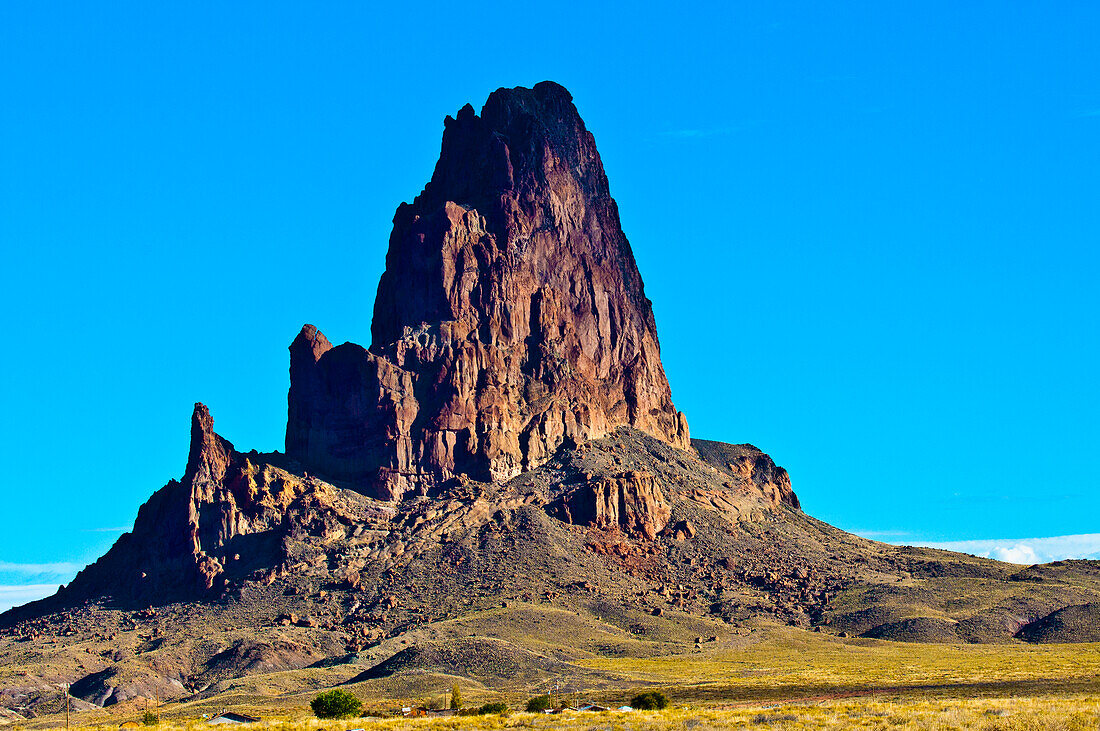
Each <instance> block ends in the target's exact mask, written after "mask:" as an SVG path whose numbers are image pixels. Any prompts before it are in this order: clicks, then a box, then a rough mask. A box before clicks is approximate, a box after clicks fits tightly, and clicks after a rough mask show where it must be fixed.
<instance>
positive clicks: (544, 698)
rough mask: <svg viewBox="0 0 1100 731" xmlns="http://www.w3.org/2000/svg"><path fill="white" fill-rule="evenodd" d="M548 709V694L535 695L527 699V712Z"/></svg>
mask: <svg viewBox="0 0 1100 731" xmlns="http://www.w3.org/2000/svg"><path fill="white" fill-rule="evenodd" d="M548 710H550V696H549V695H537V696H535V697H534V698H532V699H530V700H529V701H527V712H528V713H542V712H543V711H548Z"/></svg>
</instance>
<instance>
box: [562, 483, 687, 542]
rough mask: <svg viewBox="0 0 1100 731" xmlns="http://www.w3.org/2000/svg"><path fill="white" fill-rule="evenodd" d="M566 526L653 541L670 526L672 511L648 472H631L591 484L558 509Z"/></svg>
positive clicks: (569, 497) (574, 494)
mask: <svg viewBox="0 0 1100 731" xmlns="http://www.w3.org/2000/svg"><path fill="white" fill-rule="evenodd" d="M555 512H557V513H558V516H559V517H560V518H561V519H562V520H564V521H565V522H567V523H573V524H575V525H586V526H590V527H593V528H600V529H602V530H609V529H614V528H618V529H621V530H623V531H625V532H627V533H637V534H640V535H642V536H645V537H646V538H648V539H650V540H652V539H654V538H656V537H657V534H658V533H660V532H661V531H662V530H664V528H665V526H666V525H668V519H669V517H670V516H671V515H672V508H671V506H670V505H669V503H668V501H667V500H666V499H665V496H664V493H662V492H661V488H660V487H659V486H658V485H657V481H656V478H655V477H654V476H653V475H651V474H649V473H648V472H637V471H629V472H624V473H622V474H620V475H617V476H615V477H612V478H608V479H597V480H590V481H588V482H587V483H585V484H583V485H581V486H580V487H578V488H577V489H576V490H574V491H573V492H572V493H570V494H569V495H568V496H567V497H566V498H565V499H564V500H563V501H562V503H561V504H560V505H558V506H556V511H555Z"/></svg>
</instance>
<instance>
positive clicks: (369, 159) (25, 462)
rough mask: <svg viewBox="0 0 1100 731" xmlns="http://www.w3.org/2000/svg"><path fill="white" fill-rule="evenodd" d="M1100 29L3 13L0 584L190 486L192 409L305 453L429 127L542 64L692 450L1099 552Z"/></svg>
mask: <svg viewBox="0 0 1100 731" xmlns="http://www.w3.org/2000/svg"><path fill="white" fill-rule="evenodd" d="M230 5H231V7H229V6H230ZM836 5H839V7H836ZM1098 21H1100V9H1098V8H1097V7H1096V6H1095V5H1094V4H1092V3H1085V2H1077V3H1073V2H1070V3H1062V4H1059V5H1058V6H1057V8H1056V9H1052V8H1050V7H1042V8H1041V7H1039V6H1037V5H1035V4H1033V3H1026V4H1025V3H996V4H994V3H982V2H975V3H964V4H960V3H946V2H944V3H937V2H928V3H881V2H867V3H842V4H824V3H809V2H807V3H776V2H758V3H732V4H730V3H709V4H708V3H698V4H692V6H691V7H688V8H675V7H673V6H672V5H668V6H663V5H658V4H652V3H648V4H647V3H629V4H614V3H608V4H601V5H599V6H598V7H595V8H592V7H587V6H586V5H585V4H579V3H577V4H570V3H555V4H553V5H545V4H542V5H540V4H535V5H524V4H517V3H509V4H499V5H487V4H478V6H477V7H473V6H469V7H467V6H463V7H459V6H455V5H453V4H436V3H430V2H429V3H419V4H390V6H389V7H382V6H381V5H380V4H379V5H375V4H369V3H327V4H325V5H324V6H323V7H320V8H319V7H317V6H316V5H315V4H314V5H312V6H306V5H301V4H289V3H278V2H264V3H258V2H257V3H233V4H226V3H201V2H200V3H187V4H178V5H176V6H170V5H168V4H149V3H126V2H117V3H110V4H99V5H98V6H93V5H91V4H86V3H84V4H81V3H64V2H61V3H50V4H46V3H22V2H17V3H5V4H3V6H2V7H0V93H2V98H3V100H4V101H3V104H0V139H2V140H3V141H4V142H3V144H2V145H0V247H2V251H3V261H4V266H3V267H2V270H0V277H2V280H0V284H2V287H0V305H2V306H3V310H4V312H5V313H6V318H5V319H6V323H7V332H8V335H7V337H6V338H4V339H3V341H2V344H0V348H2V352H0V362H2V363H3V366H2V368H3V371H2V375H3V378H2V379H0V389H2V390H0V396H2V398H3V403H4V405H5V407H6V410H7V418H6V419H4V420H3V421H2V422H0V445H3V446H2V447H0V450H2V453H0V458H2V460H3V465H4V477H5V479H4V485H3V487H2V488H0V490H3V494H2V499H3V502H2V504H3V505H4V510H3V511H2V513H0V586H13V585H26V584H44V583H45V584H49V583H51V582H56V581H61V580H65V578H64V577H65V576H67V575H70V574H71V567H72V566H76V565H82V564H83V563H84V562H87V561H89V560H92V559H94V557H95V556H97V555H98V554H100V553H101V552H102V551H103V550H105V549H106V548H107V547H108V546H109V545H110V544H111V542H112V541H113V540H114V539H115V537H117V535H118V533H119V532H120V531H121V530H122V529H124V528H125V527H127V526H129V525H130V524H131V523H132V521H133V518H134V516H135V514H136V511H137V507H138V505H139V504H140V503H141V502H142V501H144V500H145V499H146V498H147V497H148V495H149V494H150V493H151V492H152V491H153V490H155V489H156V488H158V487H159V486H161V485H163V484H164V483H165V482H166V481H167V480H168V479H169V478H172V477H179V476H180V475H181V474H182V472H183V467H184V462H185V459H186V453H187V438H188V418H189V416H190V412H191V406H192V404H193V403H194V402H195V401H199V400H201V401H203V402H205V403H206V404H208V405H209V406H210V408H211V410H212V412H213V414H214V417H215V420H216V423H217V428H218V430H219V432H221V433H222V434H223V435H225V436H226V437H227V438H229V439H230V440H232V441H233V442H234V443H235V444H236V445H238V446H239V447H243V448H245V449H248V448H256V449H260V450H272V449H277V448H281V445H282V436H283V429H284V425H285V415H286V400H285V395H286V388H287V365H288V364H287V352H286V347H287V345H288V344H289V342H290V340H291V339H292V337H293V336H294V334H295V333H296V332H297V331H298V329H299V327H300V326H301V325H302V323H304V322H311V323H314V324H316V325H317V326H318V327H320V328H321V329H322V330H323V331H324V332H325V333H326V335H328V337H329V338H330V339H332V340H333V341H335V342H343V341H345V340H352V341H358V342H361V343H366V342H368V341H369V325H370V314H371V307H372V302H373V296H374V290H375V287H376V285H377V280H378V276H379V274H380V273H381V269H382V266H383V263H384V262H383V259H384V255H385V247H386V242H387V237H388V234H389V229H390V225H391V224H390V222H391V218H392V215H393V211H394V208H395V207H396V206H397V204H398V203H399V202H401V201H404V200H411V198H412V197H413V196H415V195H416V193H418V192H419V190H420V188H421V187H422V185H423V183H424V182H425V181H426V180H427V179H428V177H429V176H430V173H431V169H432V165H433V164H434V161H435V158H436V156H437V154H438V151H439V139H440V134H441V132H442V120H443V117H444V116H445V115H446V114H453V113H454V112H455V111H456V110H457V109H458V108H459V107H461V106H462V105H463V104H464V103H466V102H468V101H469V102H472V103H473V104H474V105H475V106H478V107H479V106H480V104H481V103H482V102H483V101H484V99H485V97H486V96H487V95H488V93H489V92H490V91H492V90H493V89H495V88H497V87H500V86H515V85H527V86H529V85H531V84H534V83H536V82H538V81H541V80H543V79H553V80H555V81H558V82H560V83H562V84H564V85H565V86H566V87H568V88H569V89H570V90H571V91H572V93H573V95H574V98H575V101H576V103H577V106H578V108H579V109H580V112H581V114H582V116H583V117H584V119H585V120H586V122H587V123H588V126H589V128H590V129H591V130H592V131H593V133H594V134H595V136H596V141H597V143H598V145H599V148H600V151H601V153H602V155H603V158H604V163H605V166H606V168H607V172H608V175H609V177H610V180H611V185H612V193H613V194H614V195H615V196H616V198H617V200H618V202H619V206H620V210H621V214H622V220H623V226H624V229H625V230H626V232H627V235H628V236H629V237H630V240H631V242H632V245H633V247H634V250H635V254H636V256H637V258H638V262H639V266H640V268H641V271H642V274H643V277H644V278H645V281H646V287H647V293H648V294H649V296H650V298H651V299H652V300H653V303H654V309H655V312H656V315H657V322H658V328H659V331H660V336H661V342H662V346H663V356H664V361H665V365H666V369H667V371H668V374H669V378H670V381H671V383H672V387H673V396H674V399H675V401H676V403H677V405H678V406H679V407H680V408H681V409H683V410H684V411H685V412H686V413H687V415H688V419H689V423H690V425H691V429H692V433H693V435H695V436H698V437H703V438H709V439H718V440H724V441H732V442H746V441H747V442H752V443H754V444H756V445H757V446H759V447H761V448H763V449H765V450H766V451H768V452H769V453H770V454H772V455H773V456H774V457H775V459H776V461H777V462H779V463H780V464H782V465H784V466H786V467H787V468H788V469H789V470H790V472H791V475H792V478H793V481H794V486H795V489H796V491H797V492H798V494H799V496H800V497H801V498H802V501H803V504H804V506H805V508H806V510H807V511H808V512H810V513H811V514H813V515H815V516H817V517H820V518H822V519H824V520H828V521H830V522H832V523H835V524H837V525H839V526H841V527H844V528H846V529H849V530H854V531H858V532H862V533H864V534H868V535H874V536H876V537H878V538H880V539H882V540H890V541H893V542H902V543H904V542H912V543H919V542H928V541H967V540H992V539H1003V538H1005V537H1006V536H1016V537H1021V536H1023V537H1027V536H1047V537H1050V536H1069V535H1074V536H1076V535H1085V534H1088V535H1093V534H1096V533H1097V531H1098V530H1100V527H1098V526H1097V520H1096V516H1097V515H1100V490H1098V489H1097V487H1098V484H1097V483H1098V478H1097V472H1096V470H1095V465H1094V462H1095V458H1096V455H1097V446H1096V445H1097V443H1098V442H1100V426H1098V423H1100V421H1098V419H1097V417H1096V414H1097V413H1098V406H1100V387H1098V385H1097V379H1096V373H1097V372H1098V370H1100V369H1098V366H1100V338H1098V337H1097V336H1098V334H1100V333H1098V324H1097V313H1098V312H1100V301H1098V300H1100V294H1098V289H1097V287H1096V281H1097V275H1098V274H1100V261H1098V259H1100V254H1098V253H1097V243H1098V241H1100V215H1098V214H1100V210H1098V209H1100V196H1098V192H1100V81H1098V79H1100V76H1098V75H1097V73H1096V71H1097V69H1098V68H1100V45H1097V44H1096V43H1095V38H1094V32H1093V31H1094V30H1095V28H1096V27H1098ZM1014 540H1015V539H1014ZM1005 545H1006V546H1007V545H1010V544H1008V543H1006V544H1005ZM1015 545H1017V543H1012V544H1011V546H1015ZM1011 546H1010V547H1011ZM1096 548H1097V547H1096V546H1094V548H1093V549H1092V550H1095V549H1096ZM1006 550H1007V549H1006ZM1081 551H1085V549H1081ZM43 566H45V568H43ZM12 567H16V568H12ZM19 567H22V568H19ZM51 567H52V568H51ZM19 591H24V592H25V590H24V589H20V590H19ZM20 596H23V595H22V594H21V595H20Z"/></svg>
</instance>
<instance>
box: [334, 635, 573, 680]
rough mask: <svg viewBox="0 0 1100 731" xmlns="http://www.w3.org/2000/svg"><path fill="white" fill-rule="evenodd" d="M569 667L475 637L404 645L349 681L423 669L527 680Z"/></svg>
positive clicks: (454, 673) (537, 655) (518, 649)
mask: <svg viewBox="0 0 1100 731" xmlns="http://www.w3.org/2000/svg"><path fill="white" fill-rule="evenodd" d="M568 667H569V666H568V665H567V664H566V663H563V662H560V661H558V660H554V659H553V658H549V657H546V656H545V655H539V654H537V653H534V652H531V651H529V650H524V649H522V648H519V647H516V646H515V645H511V644H509V643H507V642H500V641H497V640H490V639H484V638H476V639H473V638H472V639H469V640H458V641H454V642H448V643H446V644H439V645H423V646H421V645H417V646H414V647H408V648H405V649H404V650H401V651H400V652H398V653H396V654H395V655H391V656H390V657H389V658H387V659H386V660H383V661H382V662H380V663H378V664H377V665H375V666H374V667H372V668H370V669H369V670H365V671H363V672H362V673H360V674H359V675H357V676H355V677H354V678H352V679H351V680H349V681H348V682H349V683H358V682H361V681H364V680H374V679H376V678H386V677H389V676H391V675H395V674H397V673H407V672H417V671H420V672H430V673H443V674H447V675H462V676H466V677H471V678H480V679H484V678H490V679H506V680H509V681H515V682H524V683H528V682H531V681H532V680H535V679H538V678H540V677H544V676H546V675H548V674H550V673H555V672H561V671H562V670H564V669H566V668H568Z"/></svg>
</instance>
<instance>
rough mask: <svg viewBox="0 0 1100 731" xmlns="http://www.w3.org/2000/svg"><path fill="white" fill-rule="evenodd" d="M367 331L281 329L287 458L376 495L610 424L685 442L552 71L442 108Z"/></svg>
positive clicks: (512, 471) (480, 469) (583, 134)
mask: <svg viewBox="0 0 1100 731" xmlns="http://www.w3.org/2000/svg"><path fill="white" fill-rule="evenodd" d="M371 334H372V343H371V347H370V349H369V351H365V350H363V349H362V348H358V347H357V346H353V345H351V344H345V345H342V346H340V347H338V348H332V347H331V345H329V344H328V341H327V340H324V338H323V336H321V335H320V334H319V333H317V332H316V329H315V328H312V329H311V328H308V327H307V328H303V330H302V332H301V333H299V335H298V337H297V338H296V339H295V342H294V344H293V345H292V346H291V389H290V394H289V410H288V414H289V419H288V424H287V454H288V456H290V457H292V458H293V459H297V460H299V461H301V462H302V463H303V464H304V465H307V466H308V468H309V469H310V470H311V471H316V472H317V473H318V474H322V475H326V476H328V477H330V478H332V479H337V480H343V481H346V482H350V483H354V484H357V485H361V486H364V487H365V489H366V491H367V492H369V493H370V494H373V495H375V496H377V497H382V498H386V499H395V498H398V497H400V496H401V495H403V494H404V493H406V492H408V491H410V490H413V491H423V490H425V489H427V488H428V487H430V486H431V485H433V484H436V483H438V482H439V481H441V480H446V479H448V478H449V477H451V476H454V475H459V474H466V475H469V476H470V477H473V478H475V479H480V480H502V479H507V478H510V477H512V476H514V475H516V474H518V473H519V472H521V471H523V470H526V469H531V468H533V467H536V466H538V465H540V464H542V463H544V462H545V461H547V460H548V459H549V458H550V456H551V455H552V454H553V453H554V452H555V451H556V450H557V449H558V448H559V447H561V446H562V445H564V444H568V443H579V442H583V441H587V440H589V439H595V438H599V437H602V436H605V435H606V434H608V433H610V432H611V431H613V430H614V429H616V428H618V427H620V426H631V427H634V428H637V429H640V430H641V431H644V432H646V433H648V434H650V435H652V436H655V437H657V438H658V439H661V440H663V441H666V442H668V443H670V444H672V445H674V446H677V447H680V448H684V449H686V448H688V446H689V439H688V429H687V421H686V419H685V418H684V416H683V414H681V413H679V412H677V411H676V409H675V407H674V406H673V404H672V397H671V392H670V390H669V386H668V381H667V379H666V377H665V373H664V369H663V368H662V366H661V361H660V346H659V344H658V341H657V331H656V326H655V324H654V320H653V311H652V307H651V305H650V302H649V300H648V299H647V298H646V296H645V291H644V287H643V284H642V278H641V275H640V274H639V272H638V267H637V264H636V262H635V260H634V255H633V252H632V251H631V249H630V244H629V243H628V241H627V239H626V236H625V235H624V234H623V231H622V227H621V225H620V222H619V212H618V207H617V206H616V204H615V201H614V199H612V197H611V194H610V191H609V186H608V181H607V176H606V175H605V173H604V169H603V163H602V161H601V160H600V156H599V153H598V151H597V150H596V143H595V140H594V138H593V137H592V134H591V133H590V132H589V131H588V130H587V128H586V127H585V125H584V122H583V120H582V119H581V117H580V115H579V114H578V112H577V109H576V107H575V106H574V104H573V101H572V96H571V95H570V94H569V92H568V91H566V90H565V89H564V88H563V87H561V86H559V85H558V84H554V83H553V82H542V83H540V84H536V85H535V87H534V88H532V89H526V88H522V87H517V88H514V89H498V90H497V91H495V92H493V93H492V94H491V95H490V96H489V99H488V100H487V101H486V103H485V105H484V106H483V108H482V111H481V114H480V115H478V114H475V113H474V110H473V107H472V106H470V105H466V106H464V107H463V108H462V109H461V110H459V112H458V114H457V115H456V116H455V117H453V118H452V117H448V118H447V120H446V122H445V125H444V132H443V142H442V147H441V151H440V157H439V161H438V163H437V164H436V167H435V171H434V172H433V174H432V178H431V180H430V181H429V182H428V184H427V185H426V186H425V187H424V190H423V192H421V194H420V195H419V196H417V197H416V199H415V200H414V201H413V202H412V203H411V204H402V205H401V206H400V207H399V208H398V210H397V213H396V214H395V216H394V227H393V233H392V234H391V236H390V243H389V251H388V252H387V254H386V271H385V273H384V274H383V275H382V278H381V280H380V282H379V284H378V295H377V297H376V299H375V308H374V319H373V322H372V324H371ZM322 341H323V343H322ZM318 343H322V344H321V345H320V346H318V345H317V344H318Z"/></svg>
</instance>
